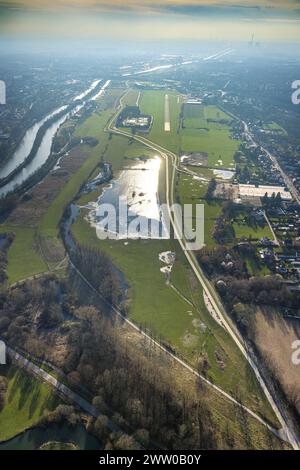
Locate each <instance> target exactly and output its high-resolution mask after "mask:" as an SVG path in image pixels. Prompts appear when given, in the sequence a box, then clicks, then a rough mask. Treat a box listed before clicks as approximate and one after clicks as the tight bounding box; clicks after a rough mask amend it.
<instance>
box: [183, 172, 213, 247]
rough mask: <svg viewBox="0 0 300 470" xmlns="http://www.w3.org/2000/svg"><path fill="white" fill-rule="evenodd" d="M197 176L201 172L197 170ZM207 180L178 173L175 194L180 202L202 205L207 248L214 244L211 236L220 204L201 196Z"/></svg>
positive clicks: (204, 190)
mask: <svg viewBox="0 0 300 470" xmlns="http://www.w3.org/2000/svg"><path fill="white" fill-rule="evenodd" d="M198 174H199V176H200V174H201V172H200V170H199V173H198ZM207 186H208V182H207V181H200V180H198V179H195V178H193V177H192V176H189V175H183V174H181V175H180V178H179V184H178V186H177V192H176V194H178V195H179V199H180V203H181V204H192V205H193V206H195V205H196V204H203V205H204V243H205V246H206V247H207V248H211V247H213V246H215V244H216V242H215V240H214V238H213V236H212V234H213V231H214V226H215V223H216V220H217V218H218V217H219V216H220V214H221V210H222V205H221V203H220V202H218V201H211V202H208V201H206V200H205V199H203V197H204V196H205V193H206V191H207Z"/></svg>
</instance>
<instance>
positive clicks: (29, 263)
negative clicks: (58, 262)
mask: <svg viewBox="0 0 300 470" xmlns="http://www.w3.org/2000/svg"><path fill="white" fill-rule="evenodd" d="M0 233H14V234H15V238H14V240H13V243H12V244H11V246H10V248H9V250H8V267H7V274H8V282H9V284H13V283H14V282H17V281H20V280H21V279H25V278H26V277H29V276H33V275H35V274H39V273H42V272H45V271H47V266H46V263H45V261H44V259H43V257H42V255H41V252H40V248H39V245H38V242H37V238H36V235H37V234H36V231H35V229H33V228H29V227H15V226H0Z"/></svg>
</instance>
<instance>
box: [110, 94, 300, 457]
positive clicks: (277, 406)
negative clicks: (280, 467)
mask: <svg viewBox="0 0 300 470" xmlns="http://www.w3.org/2000/svg"><path fill="white" fill-rule="evenodd" d="M123 97H124V95H123ZM121 107H122V98H121V99H120V104H119V107H118V109H117V113H118V111H119V109H120V108H121ZM117 113H116V114H115V115H114V116H113V117H112V119H111V120H110V121H109V123H108V124H107V127H106V130H107V131H108V132H113V133H115V134H119V135H123V136H125V137H127V138H130V137H132V136H131V135H129V134H128V133H127V132H126V131H123V130H121V129H117V128H116V127H115V126H114V121H115V119H116V115H117ZM133 138H134V139H135V140H136V141H138V142H140V143H143V144H144V145H146V146H147V147H149V148H151V149H152V150H154V151H155V152H157V153H158V154H159V155H160V156H161V157H162V158H164V159H165V161H166V201H167V205H168V210H169V217H170V220H171V223H172V226H173V229H174V233H175V235H177V238H178V242H179V244H180V246H181V248H182V251H183V252H184V254H185V256H186V258H187V261H188V262H189V265H190V267H191V269H192V270H193V272H194V274H195V276H196V278H197V279H198V281H199V283H200V284H201V286H202V288H203V291H204V293H205V295H206V297H207V299H209V301H210V303H211V305H212V307H213V308H214V310H215V312H216V314H217V315H218V317H219V318H220V321H221V322H222V324H223V326H224V328H225V329H226V331H227V332H228V334H229V335H230V336H231V338H232V340H233V341H234V342H235V344H236V345H237V347H238V348H239V350H240V351H241V353H242V354H243V356H244V357H245V359H246V360H247V361H248V363H249V364H250V366H251V368H252V369H253V371H254V374H255V376H256V378H257V380H258V382H259V384H260V386H261V388H262V389H263V391H264V393H265V396H266V397H267V399H268V401H269V403H270V405H271V407H272V409H273V411H274V413H275V415H276V417H277V419H278V421H279V422H280V424H281V427H282V429H281V430H280V436H281V438H283V439H285V440H286V441H287V442H289V443H290V444H291V446H292V447H293V449H295V450H300V439H299V436H298V432H297V431H296V429H295V427H294V424H293V423H292V421H291V420H290V418H289V417H288V415H287V413H286V411H285V409H284V406H283V405H282V403H281V402H280V400H278V399H277V397H276V393H275V392H274V390H273V387H272V386H271V384H269V385H268V384H267V383H266V382H265V379H264V378H263V376H262V374H261V373H260V370H259V367H258V365H257V360H256V358H255V356H254V354H253V352H252V351H250V350H249V348H248V346H247V345H246V343H245V341H244V340H243V338H242V336H241V334H240V332H239V331H238V330H237V328H236V326H235V325H234V324H233V322H232V321H231V319H230V318H229V316H228V315H227V313H226V312H225V309H224V307H223V305H222V303H221V301H220V298H219V296H218V294H217V292H216V290H215V288H214V286H213V284H212V283H211V282H210V281H209V280H208V279H207V278H206V277H205V275H204V273H203V271H202V269H201V268H200V266H199V263H198V262H197V260H196V257H195V254H194V252H192V251H188V250H187V249H186V244H187V241H186V240H185V239H184V238H182V239H181V238H180V236H179V233H180V231H179V226H178V223H177V221H176V220H175V218H174V216H173V214H172V212H171V209H170V208H171V206H172V205H173V203H174V199H173V198H174V182H175V176H176V171H177V161H178V157H177V155H175V154H174V153H173V152H170V151H169V150H167V149H165V148H164V147H162V146H161V145H159V144H156V143H154V142H152V141H151V140H149V139H147V138H145V137H141V136H137V135H135V136H134V137H133ZM169 165H171V170H170V168H169ZM170 171H171V179H170V175H169V173H170ZM170 181H171V183H170ZM173 356H174V355H173ZM175 358H176V356H175ZM176 360H179V361H180V362H181V363H182V364H184V365H185V367H187V368H189V369H191V368H190V366H188V364H185V363H184V361H182V360H181V359H179V358H176ZM192 371H193V372H194V373H195V371H194V370H193V369H192ZM201 378H202V377H201ZM202 379H203V378H202ZM205 380H206V379H205ZM211 385H212V386H214V385H213V384H211ZM214 387H215V386H214ZM217 388H218V387H217ZM218 390H219V391H220V390H221V389H219V388H218ZM221 393H222V394H223V395H228V394H226V392H224V391H223V390H221ZM227 398H228V397H227ZM230 399H231V401H232V400H233V399H232V397H230ZM240 406H243V408H245V409H247V412H248V413H250V414H251V415H253V412H252V411H251V410H249V408H247V407H244V405H242V404H240ZM254 415H255V413H254ZM256 418H259V421H260V422H261V421H262V420H261V418H260V417H258V416H257V415H256ZM264 424H265V425H267V423H265V422H264ZM267 427H268V428H270V426H269V425H267ZM273 431H274V430H273Z"/></svg>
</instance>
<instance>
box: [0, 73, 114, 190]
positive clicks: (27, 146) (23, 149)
mask: <svg viewBox="0 0 300 470" xmlns="http://www.w3.org/2000/svg"><path fill="white" fill-rule="evenodd" d="M99 83H100V80H95V81H94V82H93V83H92V84H91V85H90V87H89V88H88V89H87V90H85V91H84V92H83V93H81V94H80V95H78V96H76V97H75V98H74V101H76V100H83V99H84V98H85V97H86V96H87V95H89V94H90V93H91V92H92V91H93V90H94V89H95V88H96V87H97V85H98V84H99ZM108 84H109V83H108V82H106V83H105V84H104V85H103V87H102V88H101V89H100V91H99V90H98V91H97V92H95V95H93V96H91V97H89V98H88V100H92V99H93V98H95V97H99V96H101V95H100V93H101V92H102V94H103V92H104V90H105V88H106V87H107V86H108ZM85 104H86V101H83V102H82V103H79V104H78V106H76V107H75V108H73V109H72V110H71V111H69V112H67V113H66V114H64V115H63V116H61V117H60V118H59V119H58V120H57V121H56V122H54V123H53V124H52V125H51V126H50V127H49V128H48V129H47V130H46V132H45V134H44V136H43V139H42V142H41V144H40V146H39V148H38V150H37V152H36V154H35V156H34V158H33V159H32V160H31V161H30V162H28V165H26V167H25V168H23V169H20V171H19V172H18V173H17V174H16V175H15V176H14V177H13V178H12V179H11V181H9V183H7V184H6V185H4V186H2V187H1V188H0V196H5V195H6V194H8V193H9V192H11V191H13V190H14V189H15V188H16V187H18V186H20V185H21V184H22V183H24V182H25V181H26V180H27V179H28V178H29V177H30V176H32V175H33V174H34V173H35V172H36V171H37V170H39V169H40V168H41V167H42V166H43V165H44V164H45V163H46V161H47V160H48V158H49V156H50V154H51V147H52V142H53V138H54V136H55V134H56V132H57V131H58V129H59V127H60V126H61V125H62V124H63V123H64V122H65V121H66V120H67V119H68V118H69V117H70V116H72V115H74V114H76V113H77V112H78V111H79V110H80V109H81V108H82V107H83V106H84V105H85ZM66 108H67V106H62V107H60V108H58V109H56V110H55V111H53V112H52V113H50V114H49V115H47V116H46V117H45V118H43V119H42V120H41V121H39V122H38V123H36V124H35V125H34V126H32V127H31V128H30V129H28V131H27V132H26V134H25V136H24V138H23V139H22V141H21V143H20V145H19V146H18V148H17V150H16V151H15V153H14V155H13V156H12V158H11V159H10V160H9V161H8V162H7V163H6V165H5V166H4V167H3V168H1V170H0V178H4V177H6V176H8V175H9V174H10V173H12V171H14V170H16V168H18V166H19V165H20V164H22V163H23V162H24V160H25V159H26V157H27V156H28V155H29V153H30V151H31V149H32V146H33V144H34V141H35V138H36V136H37V133H38V130H39V129H40V127H41V126H42V125H43V124H44V123H45V122H46V121H47V120H48V119H50V118H51V117H53V116H55V115H56V114H58V113H60V112H61V111H63V110H64V109H66Z"/></svg>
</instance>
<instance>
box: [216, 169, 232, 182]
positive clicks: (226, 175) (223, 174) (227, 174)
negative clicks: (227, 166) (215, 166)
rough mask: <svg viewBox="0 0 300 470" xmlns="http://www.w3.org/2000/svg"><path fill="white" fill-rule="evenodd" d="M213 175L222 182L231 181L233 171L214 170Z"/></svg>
mask: <svg viewBox="0 0 300 470" xmlns="http://www.w3.org/2000/svg"><path fill="white" fill-rule="evenodd" d="M214 175H215V176H216V177H217V178H221V179H222V180H231V178H233V177H234V175H235V173H234V171H230V170H214Z"/></svg>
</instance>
